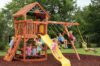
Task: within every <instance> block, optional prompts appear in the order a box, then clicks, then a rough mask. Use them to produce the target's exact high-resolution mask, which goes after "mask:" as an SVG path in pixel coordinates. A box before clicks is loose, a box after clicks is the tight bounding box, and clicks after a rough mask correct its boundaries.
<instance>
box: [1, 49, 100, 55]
mask: <svg viewBox="0 0 100 66" xmlns="http://www.w3.org/2000/svg"><path fill="white" fill-rule="evenodd" d="M96 50H97V53H94V52H92V51H90V52H85V51H84V49H82V48H79V49H77V51H78V53H79V54H85V55H96V56H100V48H96ZM61 51H62V52H63V53H74V50H73V49H61ZM5 53H6V52H5V51H0V56H4V55H5ZM48 53H49V54H50V53H51V51H50V50H48Z"/></svg>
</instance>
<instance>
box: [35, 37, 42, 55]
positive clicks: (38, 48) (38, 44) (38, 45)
mask: <svg viewBox="0 0 100 66" xmlns="http://www.w3.org/2000/svg"><path fill="white" fill-rule="evenodd" d="M35 41H36V44H37V52H38V55H40V52H41V50H42V49H41V42H40V38H39V37H38V38H36V40H35Z"/></svg>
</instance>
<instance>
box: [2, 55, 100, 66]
mask: <svg viewBox="0 0 100 66" xmlns="http://www.w3.org/2000/svg"><path fill="white" fill-rule="evenodd" d="M64 56H65V57H67V58H68V59H70V61H71V65H72V66H100V56H91V55H80V57H81V61H78V60H77V58H76V56H75V54H64ZM54 65H55V66H61V64H60V63H59V62H58V61H57V60H56V59H55V58H54V57H53V55H51V54H50V55H48V60H46V61H42V62H22V61H12V62H6V61H3V60H2V57H0V66H54Z"/></svg>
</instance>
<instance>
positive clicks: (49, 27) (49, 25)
mask: <svg viewBox="0 0 100 66" xmlns="http://www.w3.org/2000/svg"><path fill="white" fill-rule="evenodd" d="M50 26H51V25H49V29H50V30H51V31H52V32H53V34H54V35H55V36H57V35H56V33H55V32H54V30H53V28H52V26H51V27H50Z"/></svg>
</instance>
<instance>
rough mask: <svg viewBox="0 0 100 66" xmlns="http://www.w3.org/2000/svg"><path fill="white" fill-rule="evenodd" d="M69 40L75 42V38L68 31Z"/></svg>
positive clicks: (71, 32)
mask: <svg viewBox="0 0 100 66" xmlns="http://www.w3.org/2000/svg"><path fill="white" fill-rule="evenodd" d="M69 38H70V39H71V41H73V42H75V41H76V38H75V37H74V35H73V31H69Z"/></svg>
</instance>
